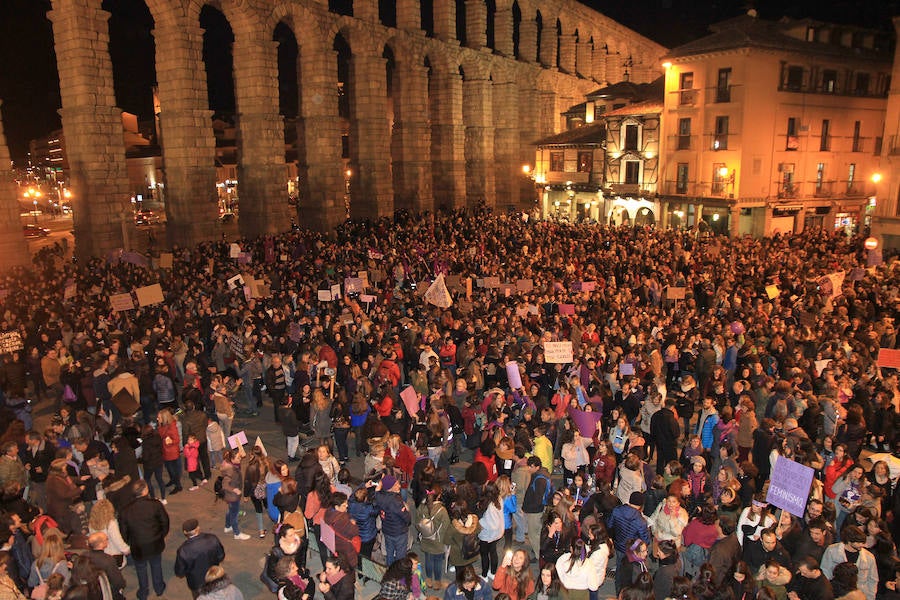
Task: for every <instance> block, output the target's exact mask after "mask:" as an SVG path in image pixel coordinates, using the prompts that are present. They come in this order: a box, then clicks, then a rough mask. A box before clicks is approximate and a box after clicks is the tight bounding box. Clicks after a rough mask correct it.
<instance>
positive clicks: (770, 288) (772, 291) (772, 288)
mask: <svg viewBox="0 0 900 600" xmlns="http://www.w3.org/2000/svg"><path fill="white" fill-rule="evenodd" d="M780 293H781V291H780V290H779V289H778V286H777V285H767V286H766V296H768V297H769V300H774V299H775V298H777V297H778V294H780Z"/></svg>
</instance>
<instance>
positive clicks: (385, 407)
mask: <svg viewBox="0 0 900 600" xmlns="http://www.w3.org/2000/svg"><path fill="white" fill-rule="evenodd" d="M393 409H394V399H393V398H392V397H391V395H390V394H385V395H384V398H382V399H381V401H380V402H376V403H375V412H377V413H378V416H379V417H387V416H389V415H390V414H391V411H392V410H393Z"/></svg>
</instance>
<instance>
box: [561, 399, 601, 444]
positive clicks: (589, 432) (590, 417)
mask: <svg viewBox="0 0 900 600" xmlns="http://www.w3.org/2000/svg"><path fill="white" fill-rule="evenodd" d="M569 416H570V417H572V421H574V422H575V427H577V428H578V433H580V434H581V437H586V438H590V437H594V432H595V431H597V423H599V422H600V421H602V420H603V413H601V412H587V411H584V410H578V409H577V408H572V407H571V406H570V407H569Z"/></svg>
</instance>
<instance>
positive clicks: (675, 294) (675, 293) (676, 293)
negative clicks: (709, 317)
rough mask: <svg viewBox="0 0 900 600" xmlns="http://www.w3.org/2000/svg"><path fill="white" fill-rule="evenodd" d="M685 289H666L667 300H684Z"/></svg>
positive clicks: (671, 287)
mask: <svg viewBox="0 0 900 600" xmlns="http://www.w3.org/2000/svg"><path fill="white" fill-rule="evenodd" d="M684 292H685V288H683V287H674V286H671V285H670V286H669V287H667V288H666V299H667V300H684Z"/></svg>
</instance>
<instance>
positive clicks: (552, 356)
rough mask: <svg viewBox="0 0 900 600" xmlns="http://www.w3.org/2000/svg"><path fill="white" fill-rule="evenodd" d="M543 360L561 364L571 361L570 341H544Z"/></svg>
mask: <svg viewBox="0 0 900 600" xmlns="http://www.w3.org/2000/svg"><path fill="white" fill-rule="evenodd" d="M544 362H545V363H550V364H563V365H564V364H567V363H570V362H572V342H544Z"/></svg>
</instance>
